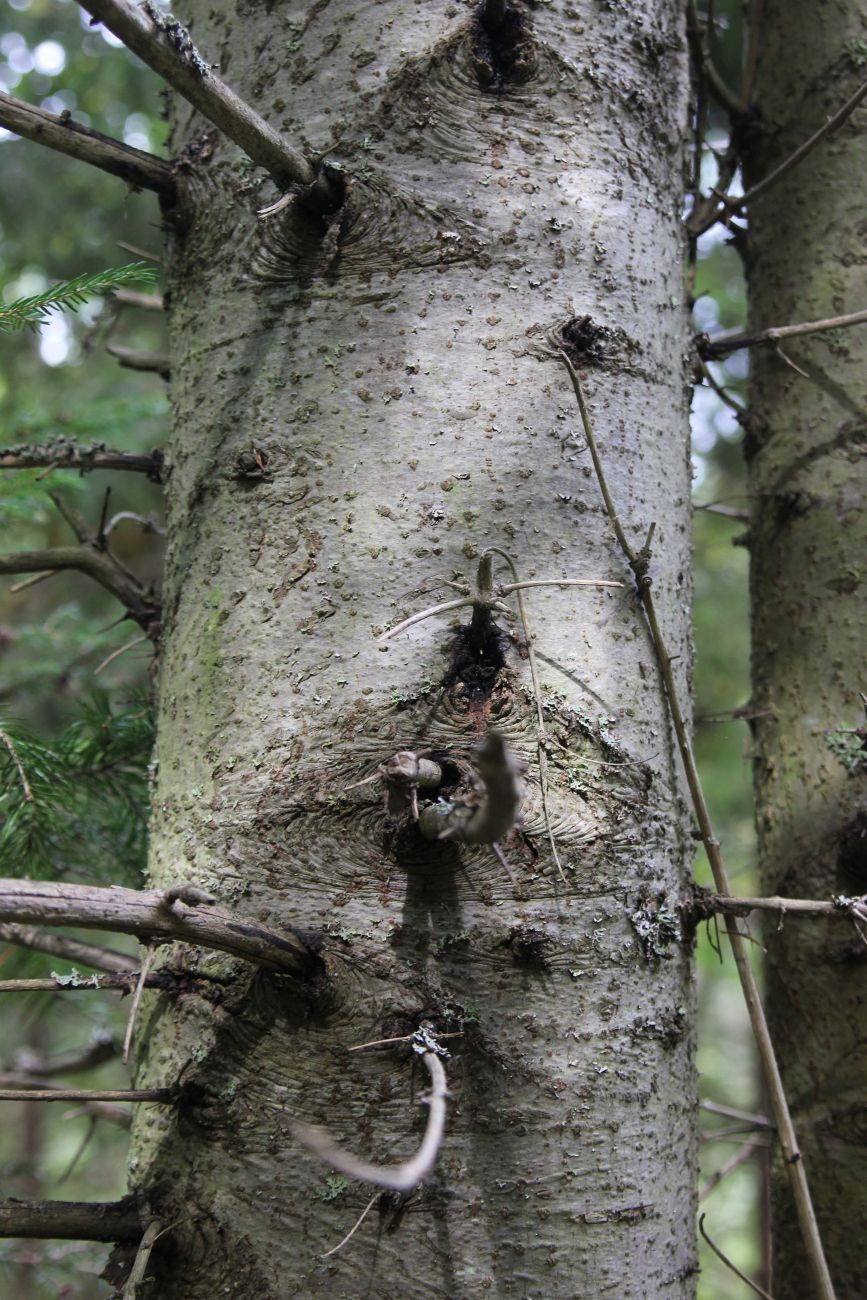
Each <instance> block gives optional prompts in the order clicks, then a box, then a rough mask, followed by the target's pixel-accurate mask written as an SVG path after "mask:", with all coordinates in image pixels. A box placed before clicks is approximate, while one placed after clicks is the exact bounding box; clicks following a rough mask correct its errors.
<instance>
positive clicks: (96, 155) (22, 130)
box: [0, 92, 175, 200]
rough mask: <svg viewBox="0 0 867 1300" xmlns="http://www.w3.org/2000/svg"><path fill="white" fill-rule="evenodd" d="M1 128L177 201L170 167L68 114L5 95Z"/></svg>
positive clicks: (0, 105) (0, 99)
mask: <svg viewBox="0 0 867 1300" xmlns="http://www.w3.org/2000/svg"><path fill="white" fill-rule="evenodd" d="M0 126H5V127H6V129H7V131H14V132H15V134H16V135H20V136H23V138H24V139H25V140H33V141H35V143H36V144H42V145H46V146H47V147H48V148H49V149H54V150H56V151H57V152H58V153H65V154H67V155H68V156H69V157H70V158H78V159H79V160H80V161H81V162H86V163H90V165H91V166H92V167H98V168H99V169H100V170H101V171H104V172H110V173H111V175H112V176H119V177H120V178H121V180H124V181H126V182H127V184H128V185H133V186H135V188H136V189H142V190H154V191H155V192H156V193H157V194H161V195H163V196H164V197H165V198H167V199H169V200H171V199H172V198H173V197H174V192H175V178H174V173H173V171H172V167H171V164H170V163H167V162H165V161H164V160H163V159H162V158H157V157H155V156H154V154H150V153H145V152H144V151H143V150H142V149H133V148H131V147H130V146H129V145H128V144H122V143H121V142H120V140H113V139H112V137H111V136H108V135H102V134H101V132H99V131H94V130H92V129H91V128H90V127H89V126H82V125H81V123H80V122H73V120H72V118H71V116H70V115H69V113H68V112H64V113H49V112H48V110H47V109H44V108H38V107H37V106H36V105H35V104H28V103H25V101H24V100H23V99H16V98H15V97H14V95H7V94H6V93H5V92H2V93H0Z"/></svg>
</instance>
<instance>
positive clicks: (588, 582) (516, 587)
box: [496, 552, 623, 596]
mask: <svg viewBox="0 0 867 1300" xmlns="http://www.w3.org/2000/svg"><path fill="white" fill-rule="evenodd" d="M498 553H499V552H498ZM622 586H623V583H622V582H609V581H607V580H606V579H605V578H530V579H529V580H528V581H526V582H498V583H497V586H496V591H497V595H499V596H509V595H511V593H512V592H513V591H526V590H527V588H528V587H622Z"/></svg>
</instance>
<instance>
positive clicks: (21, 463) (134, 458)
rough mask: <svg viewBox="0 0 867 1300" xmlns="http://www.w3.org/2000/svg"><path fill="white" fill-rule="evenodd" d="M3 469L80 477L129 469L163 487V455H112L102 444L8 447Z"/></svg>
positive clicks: (0, 457) (0, 458)
mask: <svg viewBox="0 0 867 1300" xmlns="http://www.w3.org/2000/svg"><path fill="white" fill-rule="evenodd" d="M0 469H77V470H78V472H79V473H80V474H89V473H90V472H91V470H95V469H126V470H133V471H134V472H135V473H138V474H146V475H147V476H148V478H149V479H152V480H153V482H154V483H161V482H162V475H163V453H162V452H161V451H152V452H150V453H149V454H147V455H144V456H138V455H135V454H134V453H133V452H129V451H111V450H109V449H108V448H106V447H104V446H103V445H102V443H94V444H93V446H91V447H82V446H80V445H78V444H77V443H74V442H67V440H66V439H65V438H58V439H56V440H55V441H53V442H42V443H36V444H35V445H32V446H21V447H5V448H4V449H3V450H2V451H0Z"/></svg>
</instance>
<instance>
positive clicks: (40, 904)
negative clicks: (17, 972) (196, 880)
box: [0, 880, 316, 977]
mask: <svg viewBox="0 0 867 1300" xmlns="http://www.w3.org/2000/svg"><path fill="white" fill-rule="evenodd" d="M0 921H14V922H24V923H27V924H31V925H38V926H42V925H49V926H55V925H59V926H65V925H70V926H79V927H81V928H82V929H86V930H87V929H90V930H109V931H113V932H114V933H116V934H134V935H135V936H136V937H137V938H139V939H141V940H143V941H145V942H154V943H173V942H175V941H179V942H182V943H193V944H198V945H199V946H200V947H202V948H214V949H216V950H217V951H219V952H227V953H230V954H231V955H232V956H233V957H243V958H244V959H245V960H246V961H249V962H252V963H253V964H254V965H257V966H264V967H265V968H266V969H268V970H272V971H278V972H280V973H282V974H284V975H294V976H297V977H303V976H305V975H309V974H310V973H311V971H312V970H313V969H314V967H315V964H316V952H315V948H314V947H313V945H312V944H310V943H308V942H307V941H306V940H305V939H304V938H302V936H301V935H300V934H298V933H297V932H296V931H295V930H292V929H290V928H288V927H287V928H286V929H285V930H282V931H279V932H278V931H277V930H273V929H271V928H270V927H269V926H266V925H262V924H261V923H260V922H258V921H254V920H252V919H251V918H247V917H242V916H236V915H234V913H232V912H228V911H226V910H225V909H224V908H221V907H216V906H214V905H213V901H212V900H211V899H210V896H209V895H207V894H204V893H203V892H202V891H201V890H197V889H195V888H193V887H192V886H178V887H177V888H175V889H148V890H137V889H124V888H122V887H121V886H119V885H109V886H98V885H70V884H66V883H63V882H58V881H52V880H0Z"/></svg>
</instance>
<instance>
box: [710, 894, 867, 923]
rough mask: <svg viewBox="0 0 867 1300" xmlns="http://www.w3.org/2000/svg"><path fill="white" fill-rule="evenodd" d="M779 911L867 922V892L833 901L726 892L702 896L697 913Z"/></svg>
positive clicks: (797, 914) (843, 896)
mask: <svg viewBox="0 0 867 1300" xmlns="http://www.w3.org/2000/svg"><path fill="white" fill-rule="evenodd" d="M755 911H760V912H776V913H778V914H779V916H780V918H781V919H782V917H784V916H787V915H792V916H836V917H840V918H845V917H857V918H858V920H859V921H867V894H860V895H856V896H854V897H851V898H850V897H849V896H848V895H846V894H839V895H835V896H834V897H833V898H831V899H830V901H826V900H824V899H816V898H783V897H782V896H780V895H779V894H773V895H769V896H768V897H764V898H740V897H736V896H735V897H732V896H730V895H727V894H710V895H708V896H705V897H701V896H700V895H699V896H698V897H697V898H696V900H695V912H694V915H697V916H700V917H701V918H702V919H704V917H705V916H709V915H710V914H711V913H712V912H722V913H724V914H727V915H730V916H748V915H749V913H750V912H755Z"/></svg>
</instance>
